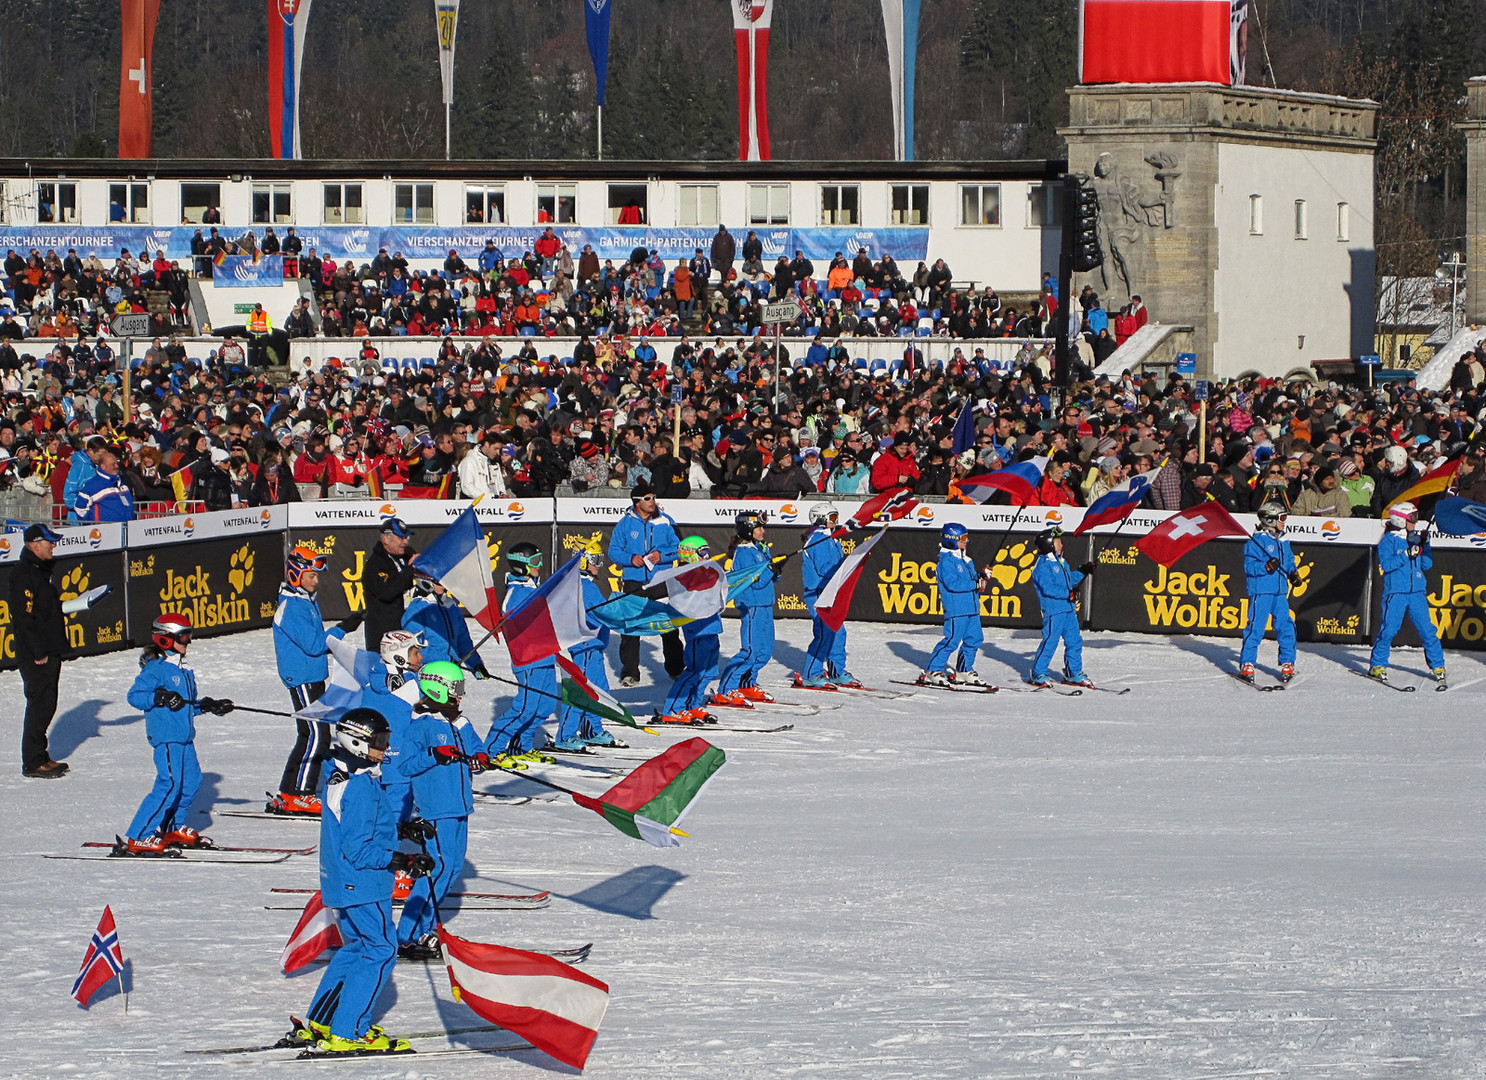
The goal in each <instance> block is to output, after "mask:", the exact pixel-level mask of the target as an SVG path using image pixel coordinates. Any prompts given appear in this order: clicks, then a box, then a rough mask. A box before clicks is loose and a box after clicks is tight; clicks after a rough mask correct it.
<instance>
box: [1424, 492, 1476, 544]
mask: <svg viewBox="0 0 1486 1080" xmlns="http://www.w3.org/2000/svg"><path fill="white" fill-rule="evenodd" d="M1434 523H1435V525H1436V526H1437V527H1438V528H1439V530H1440V532H1442V533H1444V534H1445V535H1447V536H1473V535H1475V534H1476V533H1479V532H1486V505H1483V504H1481V503H1478V502H1475V501H1474V500H1472V499H1463V498H1461V497H1460V496H1459V495H1451V496H1450V497H1449V498H1446V499H1441V500H1440V501H1439V502H1438V503H1436V504H1435V507H1434Z"/></svg>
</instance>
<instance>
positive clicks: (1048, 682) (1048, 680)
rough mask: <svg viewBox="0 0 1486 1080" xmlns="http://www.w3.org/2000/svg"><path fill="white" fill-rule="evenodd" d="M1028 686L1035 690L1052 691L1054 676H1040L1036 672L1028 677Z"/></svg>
mask: <svg viewBox="0 0 1486 1080" xmlns="http://www.w3.org/2000/svg"><path fill="white" fill-rule="evenodd" d="M1027 685H1028V686H1030V687H1032V688H1033V689H1034V690H1050V689H1052V687H1053V680H1052V676H1050V675H1046V674H1043V675H1039V674H1037V673H1036V672H1035V671H1034V672H1033V673H1032V674H1031V675H1030V676H1029V677H1028V679H1027Z"/></svg>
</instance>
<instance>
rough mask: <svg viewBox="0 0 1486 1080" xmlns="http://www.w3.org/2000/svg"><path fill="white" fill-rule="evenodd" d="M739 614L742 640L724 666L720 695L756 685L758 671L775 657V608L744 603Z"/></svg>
mask: <svg viewBox="0 0 1486 1080" xmlns="http://www.w3.org/2000/svg"><path fill="white" fill-rule="evenodd" d="M738 615H739V619H738V631H739V634H740V637H741V642H740V644H739V647H738V654H737V655H736V656H734V657H733V658H732V659H731V660H729V661H728V662H727V666H726V667H725V668H723V669H722V678H721V680H720V681H719V682H718V684H717V692H718V693H719V694H728V693H731V692H732V691H734V690H737V689H738V688H739V687H743V686H754V685H756V684H757V683H758V673H759V672H760V671H762V670H763V669H764V665H765V664H767V663H768V662H769V661H770V660H772V659H774V609H773V608H772V607H742V606H741V605H740V606H739V608H738Z"/></svg>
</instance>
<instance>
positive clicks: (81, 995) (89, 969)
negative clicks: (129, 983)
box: [72, 907, 124, 1006]
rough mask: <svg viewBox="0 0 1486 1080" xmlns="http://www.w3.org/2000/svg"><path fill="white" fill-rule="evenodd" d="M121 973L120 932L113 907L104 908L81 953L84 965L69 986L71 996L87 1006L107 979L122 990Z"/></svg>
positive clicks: (122, 961)
mask: <svg viewBox="0 0 1486 1080" xmlns="http://www.w3.org/2000/svg"><path fill="white" fill-rule="evenodd" d="M123 974H124V951H123V950H122V949H121V948H119V930H118V927H116V926H115V925H114V912H113V908H111V907H105V908H104V909H103V918H101V919H99V920H98V929H97V930H94V931H93V937H92V940H90V941H89V942H88V951H87V952H85V953H84V954H83V966H82V968H81V969H80V970H79V971H78V973H77V979H76V980H75V981H74V982H73V984H72V996H73V997H75V998H77V1003H78V1004H79V1005H83V1006H86V1005H87V1004H88V1002H89V1001H90V1000H91V999H92V997H93V995H94V994H96V993H98V991H99V990H100V989H102V987H103V984H104V983H106V982H108V981H109V980H110V979H118V980H119V989H121V990H122V989H123V986H124V980H123Z"/></svg>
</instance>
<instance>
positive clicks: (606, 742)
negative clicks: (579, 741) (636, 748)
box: [584, 731, 629, 750]
mask: <svg viewBox="0 0 1486 1080" xmlns="http://www.w3.org/2000/svg"><path fill="white" fill-rule="evenodd" d="M584 739H585V740H586V741H587V743H588V745H589V746H607V747H609V748H610V749H613V750H628V749H629V743H627V742H620V741H619V740H618V739H616V738H615V737H614V736H613V735H610V734H609V733H608V732H607V731H596V732H594V733H593V734H592V735H586V736H584Z"/></svg>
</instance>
